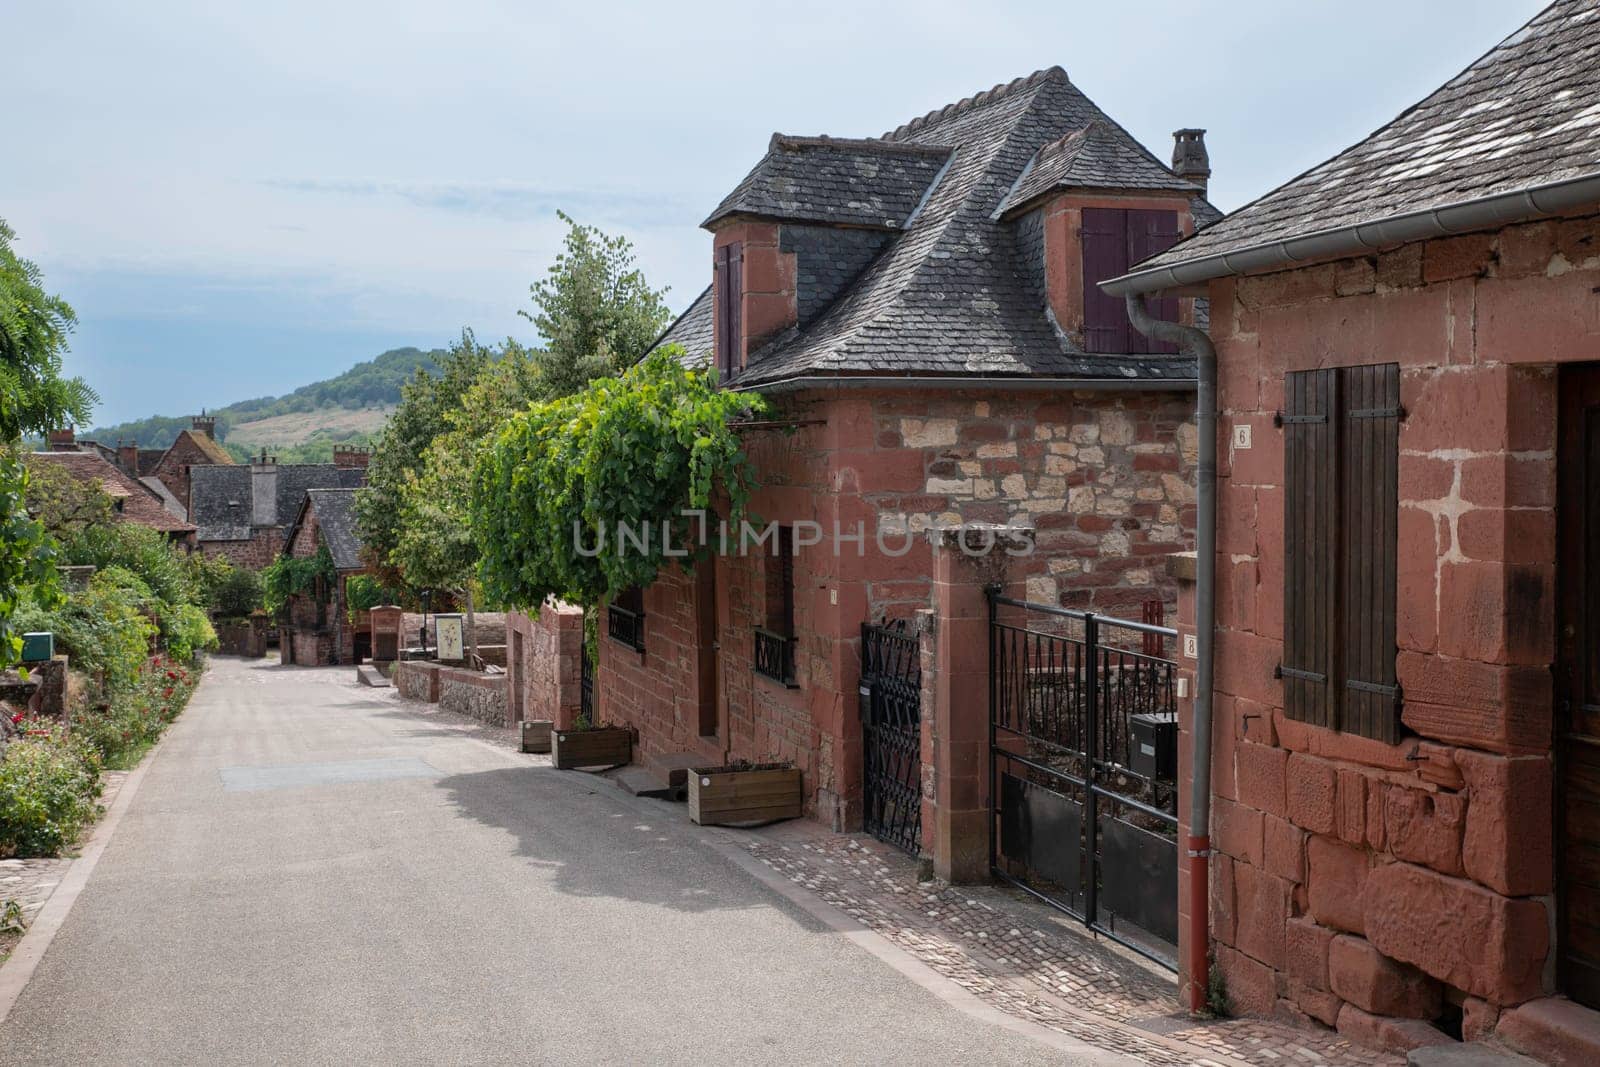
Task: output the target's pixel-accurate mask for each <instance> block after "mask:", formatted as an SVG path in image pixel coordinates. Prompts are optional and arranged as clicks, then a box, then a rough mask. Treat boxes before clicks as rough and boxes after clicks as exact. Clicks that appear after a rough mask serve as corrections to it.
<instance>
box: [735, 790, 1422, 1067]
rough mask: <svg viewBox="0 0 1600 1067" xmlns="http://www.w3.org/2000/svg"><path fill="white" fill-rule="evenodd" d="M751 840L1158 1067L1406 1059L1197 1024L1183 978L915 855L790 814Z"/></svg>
mask: <svg viewBox="0 0 1600 1067" xmlns="http://www.w3.org/2000/svg"><path fill="white" fill-rule="evenodd" d="M745 847H746V848H747V849H748V850H749V851H750V853H751V854H752V855H753V856H755V857H757V858H759V859H760V860H761V861H762V862H763V863H765V864H767V865H768V866H769V867H771V868H772V869H773V870H775V871H778V872H779V873H781V874H782V875H783V876H784V877H786V878H788V879H789V880H790V881H792V882H795V883H796V884H798V885H801V886H804V887H805V888H806V889H808V890H809V891H811V892H812V893H815V894H816V895H817V896H819V897H821V898H822V899H823V900H825V901H827V902H828V903H829V904H832V905H833V906H834V907H837V908H839V909H840V910H842V911H844V912H845V913H846V914H848V915H850V916H851V917H852V918H853V919H855V920H856V921H858V922H860V923H861V924H862V925H863V926H866V927H867V928H869V929H871V930H872V931H873V932H875V933H877V934H879V935H880V936H882V937H884V938H886V939H888V940H889V941H890V942H892V943H893V944H895V945H897V946H898V947H900V948H901V949H903V950H905V951H906V952H909V953H910V954H912V955H913V956H915V957H916V958H917V959H919V960H921V961H922V962H923V963H926V964H927V965H928V966H930V967H932V968H933V969H934V970H936V971H938V972H939V973H940V974H942V975H944V976H945V977H947V978H949V979H951V980H952V981H954V982H956V983H957V984H959V985H961V986H962V987H964V988H965V989H967V990H968V991H970V992H972V993H973V994H975V995H976V996H978V997H979V998H981V999H982V1000H984V1001H986V1002H988V1003H989V1004H991V1005H992V1006H993V1007H996V1008H998V1009H1000V1010H1001V1011H1004V1012H1006V1013H1007V1014H1010V1015H1014V1016H1017V1017H1019V1018H1023V1019H1028V1020H1031V1021H1033V1022H1036V1023H1038V1024H1040V1025H1042V1026H1046V1027H1049V1028H1050V1029H1052V1030H1058V1031H1060V1032H1062V1033H1065V1034H1069V1035H1071V1036H1073V1037H1076V1038H1079V1039H1081V1040H1083V1041H1087V1042H1089V1043H1091V1044H1094V1045H1097V1046H1099V1047H1102V1048H1107V1049H1112V1050H1115V1051H1117V1052H1122V1053H1126V1054H1128V1055H1132V1056H1137V1057H1139V1058H1140V1059H1144V1060H1147V1061H1148V1062H1150V1063H1154V1064H1162V1065H1173V1067H1177V1065H1183V1064H1217V1065H1224V1064H1277V1065H1284V1064H1297V1065H1301V1064H1306V1065H1309V1064H1327V1065H1330V1067H1335V1065H1357V1067H1367V1065H1375V1064H1401V1063H1404V1062H1405V1058H1404V1057H1403V1056H1396V1055H1391V1054H1387V1053H1382V1052H1373V1051H1370V1050H1368V1049H1364V1048H1361V1047H1359V1046H1355V1045H1352V1044H1350V1042H1348V1041H1346V1040H1345V1039H1343V1038H1341V1037H1340V1036H1339V1035H1338V1034H1336V1033H1333V1032H1332V1031H1328V1030H1321V1029H1310V1028H1305V1029H1302V1028H1300V1027H1297V1026H1293V1025H1289V1024H1286V1023H1279V1022H1275V1021H1271V1020H1259V1019H1219V1020H1213V1021H1195V1020H1192V1019H1190V1018H1188V1016H1186V1015H1184V1014H1182V1013H1180V1012H1178V1011H1177V1010H1176V986H1175V983H1174V981H1173V979H1172V978H1171V977H1170V976H1169V975H1167V974H1165V973H1164V972H1161V971H1159V970H1158V969H1157V968H1155V967H1154V965H1152V964H1147V963H1145V962H1144V961H1142V960H1138V959H1137V958H1135V957H1134V956H1133V955H1132V954H1131V953H1129V952H1126V951H1125V950H1123V949H1121V948H1120V947H1117V946H1114V945H1113V944H1112V943H1111V942H1108V941H1106V940H1104V939H1096V938H1093V937H1091V936H1090V934H1089V933H1088V931H1086V930H1085V929H1084V928H1083V927H1082V925H1081V924H1079V923H1078V922H1077V920H1075V919H1073V918H1071V917H1070V916H1067V915H1063V914H1061V913H1059V912H1056V911H1054V910H1052V909H1050V908H1047V907H1045V906H1044V905H1042V904H1039V903H1037V902H1035V901H1032V900H1031V899H1029V898H1027V897H1025V896H1023V895H1022V894H1020V893H1018V892H1016V891H1012V890H1005V889H1001V888H997V887H994V886H945V885H942V884H938V883H918V881H917V863H916V861H915V860H913V859H911V858H910V857H909V856H906V855H904V854H903V853H901V852H899V851H897V850H895V849H893V848H891V847H889V846H887V845H884V844H882V843H880V842H878V841H876V840H873V839H871V838H867V837H865V836H863V835H847V834H834V833H830V832H829V831H827V830H825V829H823V828H822V827H821V826H818V825H817V824H815V823H810V822H798V821H797V822H791V823H784V824H781V825H779V826H774V827H769V828H767V829H765V830H759V831H755V832H754V833H752V834H750V835H749V840H748V842H747V843H746V844H745Z"/></svg>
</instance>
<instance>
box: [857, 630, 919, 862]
mask: <svg viewBox="0 0 1600 1067" xmlns="http://www.w3.org/2000/svg"><path fill="white" fill-rule="evenodd" d="M861 730H862V734H863V737H862V757H861V758H862V764H863V769H864V771H865V773H864V775H863V779H864V780H863V783H862V785H863V790H862V791H863V799H864V804H865V808H866V813H865V816H864V823H865V826H866V829H867V832H868V833H870V834H872V835H873V836H874V837H877V838H878V839H879V840H882V841H887V842H888V843H889V844H891V845H894V846H896V847H898V848H901V849H904V850H905V851H906V852H909V853H911V854H912V855H916V854H917V852H918V850H919V849H920V847H921V844H922V789H921V768H922V653H921V651H920V647H919V644H918V641H917V635H916V634H915V633H912V632H910V631H908V630H906V628H905V626H904V625H903V624H896V625H882V626H879V625H874V624H872V623H865V624H863V625H862V627H861Z"/></svg>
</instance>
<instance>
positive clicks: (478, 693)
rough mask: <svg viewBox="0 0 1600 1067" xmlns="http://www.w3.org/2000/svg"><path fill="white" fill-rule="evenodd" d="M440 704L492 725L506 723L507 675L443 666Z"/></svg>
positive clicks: (440, 679)
mask: <svg viewBox="0 0 1600 1067" xmlns="http://www.w3.org/2000/svg"><path fill="white" fill-rule="evenodd" d="M438 677H439V706H440V707H442V708H448V709H449V710H450V711H453V712H456V713H457V714H460V715H466V716H469V717H471V718H474V719H477V720H478V721H479V722H486V723H488V724H489V725H490V726H505V725H507V723H506V676H505V675H503V674H480V673H478V672H477V671H469V670H463V669H460V668H456V667H441V668H439V675H438Z"/></svg>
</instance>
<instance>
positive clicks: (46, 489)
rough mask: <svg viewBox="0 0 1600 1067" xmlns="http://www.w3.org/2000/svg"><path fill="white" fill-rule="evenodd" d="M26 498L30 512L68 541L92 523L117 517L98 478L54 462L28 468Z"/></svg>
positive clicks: (112, 519) (61, 539) (52, 531)
mask: <svg viewBox="0 0 1600 1067" xmlns="http://www.w3.org/2000/svg"><path fill="white" fill-rule="evenodd" d="M24 499H25V500H26V501H27V505H28V514H29V515H32V516H33V517H34V518H35V519H37V520H39V522H41V523H43V524H44V528H45V530H46V531H48V532H49V534H50V536H52V537H54V538H55V539H56V540H57V541H61V542H64V543H69V544H70V543H74V542H76V541H77V540H79V539H80V538H81V537H83V535H84V533H85V532H86V531H87V530H89V529H90V528H91V527H95V526H106V525H109V524H110V523H112V522H114V521H115V520H116V508H115V506H114V505H113V504H112V502H111V496H110V494H108V493H107V492H106V491H105V490H104V489H102V488H101V487H100V484H99V483H98V482H93V481H88V480H86V479H83V478H79V477H76V476H75V475H73V474H72V473H70V472H69V471H67V470H65V469H63V468H61V467H59V466H57V465H56V464H54V463H39V464H35V465H34V467H33V468H32V469H30V470H29V471H28V487H27V490H26V492H25V494H24Z"/></svg>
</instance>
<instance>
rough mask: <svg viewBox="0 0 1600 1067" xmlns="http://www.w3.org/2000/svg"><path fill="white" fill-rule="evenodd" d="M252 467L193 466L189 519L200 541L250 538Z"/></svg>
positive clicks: (231, 465)
mask: <svg viewBox="0 0 1600 1067" xmlns="http://www.w3.org/2000/svg"><path fill="white" fill-rule="evenodd" d="M250 516H251V502H250V468H249V467H245V466H241V465H234V464H229V465H226V466H210V465H198V466H193V467H190V468H189V518H190V519H191V520H192V521H193V522H194V524H195V527H196V534H195V537H196V539H197V540H200V541H248V540H250Z"/></svg>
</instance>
